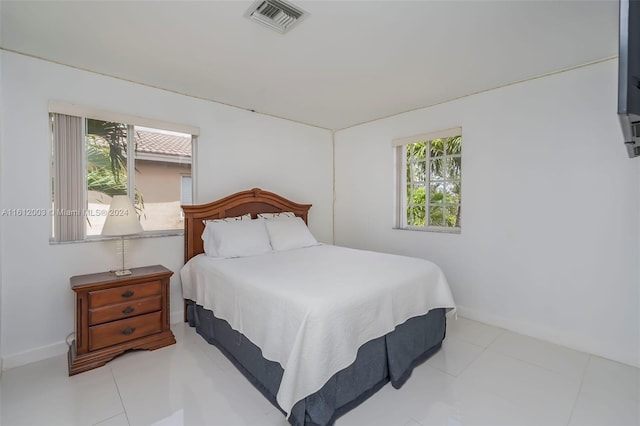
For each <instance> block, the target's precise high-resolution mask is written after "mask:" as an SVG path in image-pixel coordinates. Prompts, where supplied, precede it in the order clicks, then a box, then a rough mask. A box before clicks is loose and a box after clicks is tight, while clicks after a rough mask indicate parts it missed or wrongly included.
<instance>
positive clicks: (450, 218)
mask: <svg viewBox="0 0 640 426" xmlns="http://www.w3.org/2000/svg"><path fill="white" fill-rule="evenodd" d="M446 213H447V216H446V226H449V227H459V226H460V223H459V222H460V206H447V207H446Z"/></svg>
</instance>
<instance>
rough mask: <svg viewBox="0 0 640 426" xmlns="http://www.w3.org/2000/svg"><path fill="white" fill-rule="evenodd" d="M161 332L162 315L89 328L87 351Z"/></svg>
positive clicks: (144, 316)
mask: <svg viewBox="0 0 640 426" xmlns="http://www.w3.org/2000/svg"><path fill="white" fill-rule="evenodd" d="M160 331H162V313H161V312H153V313H151V314H146V315H140V316H137V317H133V318H128V319H123V320H120V321H113V322H110V323H107V324H101V325H94V326H93V327H89V350H90V351H95V350H96V349H100V348H104V347H107V346H111V345H115V344H117V343H121V342H126V341H128V340H133V339H137V338H139V337H141V336H148V335H149V334H152V333H158V332H160Z"/></svg>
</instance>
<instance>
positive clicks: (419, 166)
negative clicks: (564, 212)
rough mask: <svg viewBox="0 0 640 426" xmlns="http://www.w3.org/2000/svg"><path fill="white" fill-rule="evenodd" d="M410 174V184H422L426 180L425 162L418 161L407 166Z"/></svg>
mask: <svg viewBox="0 0 640 426" xmlns="http://www.w3.org/2000/svg"><path fill="white" fill-rule="evenodd" d="M408 168H409V170H410V172H411V176H410V182H424V181H426V180H427V162H426V161H418V162H415V163H412V164H409V165H408Z"/></svg>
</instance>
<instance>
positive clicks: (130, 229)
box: [102, 195, 143, 235]
mask: <svg viewBox="0 0 640 426" xmlns="http://www.w3.org/2000/svg"><path fill="white" fill-rule="evenodd" d="M142 231H143V229H142V225H140V221H139V220H138V215H137V214H136V209H135V208H134V207H133V204H132V203H131V199H130V198H129V197H128V196H127V195H114V196H113V199H112V200H111V205H110V206H109V212H108V213H107V220H106V221H105V222H104V227H103V228H102V235H131V234H138V233H140V232H142Z"/></svg>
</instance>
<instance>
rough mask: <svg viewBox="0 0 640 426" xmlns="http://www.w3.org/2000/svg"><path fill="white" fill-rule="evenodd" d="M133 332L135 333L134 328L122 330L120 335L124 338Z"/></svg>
mask: <svg viewBox="0 0 640 426" xmlns="http://www.w3.org/2000/svg"><path fill="white" fill-rule="evenodd" d="M134 331H136V328H135V327H127V328H125V329H124V330H122V331H121V333H122V334H124V335H125V336H128V335H130V334H131V333H133V332H134Z"/></svg>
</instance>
